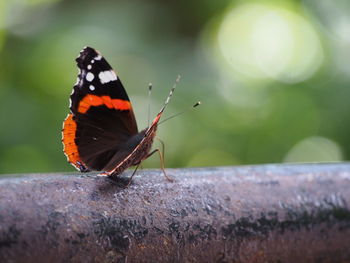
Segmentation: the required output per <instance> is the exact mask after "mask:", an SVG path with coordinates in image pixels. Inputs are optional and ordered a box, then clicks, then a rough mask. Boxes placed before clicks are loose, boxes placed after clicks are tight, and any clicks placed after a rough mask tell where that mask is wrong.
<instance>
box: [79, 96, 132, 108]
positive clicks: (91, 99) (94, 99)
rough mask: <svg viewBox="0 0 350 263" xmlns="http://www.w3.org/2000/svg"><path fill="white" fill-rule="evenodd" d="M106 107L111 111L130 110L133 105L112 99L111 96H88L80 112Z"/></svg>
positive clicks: (80, 105)
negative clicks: (93, 107) (92, 107)
mask: <svg viewBox="0 0 350 263" xmlns="http://www.w3.org/2000/svg"><path fill="white" fill-rule="evenodd" d="M102 105H104V106H106V107H107V108H109V109H116V110H130V109H131V103H130V101H127V100H121V99H112V98H111V97H109V96H96V95H92V94H88V95H86V96H85V97H84V98H83V99H82V100H81V101H80V103H79V106H78V112H79V113H86V112H87V111H88V110H89V109H90V107H91V106H95V107H96V106H102Z"/></svg>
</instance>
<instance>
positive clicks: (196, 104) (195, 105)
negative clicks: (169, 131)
mask: <svg viewBox="0 0 350 263" xmlns="http://www.w3.org/2000/svg"><path fill="white" fill-rule="evenodd" d="M201 104H202V103H201V102H200V101H198V102H196V103H195V104H194V105H193V106H192V107H191V108H189V109H187V110H184V111H182V112H179V113H176V114H174V115H172V116H170V117H168V118H166V119H164V120H162V121H161V122H159V124H158V125H160V124H162V123H163V122H166V121H168V120H170V119H172V118H174V117H177V116H179V115H181V114H183V113H185V112H187V111H189V110H193V109H194V108H196V107H197V106H199V105H201Z"/></svg>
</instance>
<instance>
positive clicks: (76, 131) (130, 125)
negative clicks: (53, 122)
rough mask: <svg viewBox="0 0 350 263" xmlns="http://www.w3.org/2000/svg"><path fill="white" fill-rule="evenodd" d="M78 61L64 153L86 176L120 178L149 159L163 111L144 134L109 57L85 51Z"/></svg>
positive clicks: (90, 49) (66, 127)
mask: <svg viewBox="0 0 350 263" xmlns="http://www.w3.org/2000/svg"><path fill="white" fill-rule="evenodd" d="M76 61H77V65H78V68H79V74H78V78H77V82H76V84H75V85H74V87H73V92H72V94H71V97H70V102H71V103H70V113H69V114H68V116H67V118H66V119H65V121H64V123H63V130H62V142H63V145H64V153H65V155H66V156H67V160H68V162H69V163H71V164H72V165H73V166H75V167H76V168H77V169H78V170H79V171H81V172H88V171H91V170H96V171H102V172H103V173H104V174H107V175H108V176H110V177H116V176H118V175H119V174H121V173H122V172H123V171H124V170H125V169H127V168H129V167H130V166H135V165H139V164H140V163H141V162H142V161H143V160H144V159H146V158H147V157H148V156H149V153H150V150H151V147H152V144H153V140H154V137H155V135H156V131H157V127H158V122H159V120H160V118H161V115H162V113H163V110H164V107H163V108H162V110H161V111H160V112H159V113H158V115H157V116H156V118H155V119H154V120H153V122H152V124H151V125H150V126H149V127H148V128H146V129H144V130H142V131H140V132H139V131H138V128H137V124H136V120H135V116H134V112H133V109H132V105H131V102H130V99H129V97H128V95H127V93H126V91H125V89H124V87H123V85H122V83H121V81H120V79H119V77H118V76H117V74H116V73H115V72H114V71H113V69H112V68H111V66H110V65H109V64H108V62H107V61H106V60H105V59H104V57H102V55H101V54H100V53H99V52H97V51H96V50H95V49H93V48H90V47H86V48H84V49H83V50H82V51H81V52H80V56H79V57H78V58H77V59H76ZM171 94H172V92H171ZM171 94H170V96H171ZM167 101H169V99H168V100H167Z"/></svg>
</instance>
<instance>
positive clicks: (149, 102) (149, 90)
mask: <svg viewBox="0 0 350 263" xmlns="http://www.w3.org/2000/svg"><path fill="white" fill-rule="evenodd" d="M151 92H152V83H150V84H148V121H147V126H148V127H149V120H150V114H151Z"/></svg>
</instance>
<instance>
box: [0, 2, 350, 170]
mask: <svg viewBox="0 0 350 263" xmlns="http://www.w3.org/2000/svg"><path fill="white" fill-rule="evenodd" d="M86 45H89V46H92V47H94V48H96V49H98V50H100V51H101V52H102V54H103V55H104V56H105V57H106V58H107V60H108V61H109V62H110V64H111V65H112V66H113V67H114V68H115V70H116V71H117V72H118V74H119V76H120V78H121V79H122V81H123V83H124V86H125V87H126V90H127V91H128V93H129V96H130V98H131V100H132V102H133V105H134V109H135V113H136V117H137V120H138V125H139V128H140V129H141V128H144V127H145V126H146V123H147V105H148V100H147V86H148V83H149V82H152V83H153V85H154V89H153V94H152V115H151V116H152V118H153V117H154V116H155V114H156V113H157V112H158V110H159V109H160V107H161V106H162V104H163V102H164V99H165V97H166V96H167V94H168V92H169V89H170V88H171V86H172V84H173V82H174V80H175V78H176V76H177V75H178V74H181V75H182V80H181V83H180V85H179V86H178V89H177V90H176V93H175V95H174V97H173V100H172V102H171V104H170V105H169V107H168V108H167V111H166V114H165V115H166V116H170V115H172V114H174V113H177V112H179V111H181V110H183V109H186V108H188V107H190V106H191V105H193V104H194V103H195V102H196V101H198V100H201V101H202V102H203V105H202V106H201V107H199V108H197V109H196V110H195V111H191V112H189V113H186V114H184V115H181V116H180V117H177V118H175V119H172V120H170V121H168V122H165V123H164V124H162V125H161V126H160V128H159V133H158V135H159V137H160V138H161V139H162V140H163V141H165V144H166V154H165V156H166V166H167V167H189V166H213V165H238V164H260V163H281V162H317V161H343V160H348V159H349V157H350V136H349V133H350V105H349V98H350V2H349V1H348V0H343V1H340V0H336V1H328V0H305V1H301V0H299V1H293V0H289V1H288V0H285V1H283V0H279V1H273V0H270V1H263V0H259V1H234V0H231V1H228V0H222V1H212V0H192V1H160V0H145V1H141V0H134V1H87V0H85V1H73V0H69V1H68V0H66V1H60V0H8V1H4V0H0V58H1V60H0V125H1V129H0V173H22V172H54V171H56V172H57V171H74V168H73V167H72V166H70V165H69V164H68V163H67V162H66V157H65V156H64V155H63V152H62V144H61V128H62V121H63V120H64V118H65V117H66V115H67V113H68V104H69V101H68V99H69V95H70V93H71V90H72V86H73V85H74V83H75V80H76V75H77V72H78V71H77V68H76V64H75V61H74V59H75V58H76V57H77V56H78V54H79V51H80V50H81V49H82V48H83V47H84V46H86ZM166 116H165V117H166ZM144 167H159V160H158V158H157V157H156V156H155V157H152V158H151V159H150V160H147V161H146V162H145V165H144Z"/></svg>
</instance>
